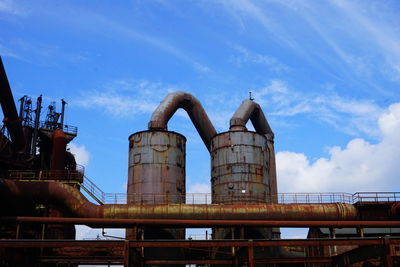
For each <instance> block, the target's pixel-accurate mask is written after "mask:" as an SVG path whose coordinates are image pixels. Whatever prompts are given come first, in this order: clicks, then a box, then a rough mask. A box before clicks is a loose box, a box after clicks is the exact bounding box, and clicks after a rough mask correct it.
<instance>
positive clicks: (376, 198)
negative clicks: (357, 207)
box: [353, 192, 400, 203]
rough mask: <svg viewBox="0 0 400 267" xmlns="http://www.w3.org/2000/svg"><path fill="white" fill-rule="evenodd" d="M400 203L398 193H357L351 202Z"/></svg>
mask: <svg viewBox="0 0 400 267" xmlns="http://www.w3.org/2000/svg"><path fill="white" fill-rule="evenodd" d="M393 201H400V192H357V193H355V194H353V202H354V203H356V202H393Z"/></svg>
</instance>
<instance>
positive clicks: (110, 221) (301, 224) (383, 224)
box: [0, 216, 400, 228]
mask: <svg viewBox="0 0 400 267" xmlns="http://www.w3.org/2000/svg"><path fill="white" fill-rule="evenodd" d="M0 222H2V223H13V224H16V223H28V224H29V223H41V224H42V223H45V224H84V225H88V226H93V227H94V228H99V227H107V228H124V227H132V226H149V225H157V226H163V227H174V228H180V227H193V228H196V227H198V228H205V227H215V226H250V227H295V228H309V227H333V228H341V227H349V228H350V227H360V228H388V227H389V228H394V227H400V221H287V220H284V221H265V220H259V221H254V220H253V221H252V220H181V219H114V218H66V217H23V216H21V217H0Z"/></svg>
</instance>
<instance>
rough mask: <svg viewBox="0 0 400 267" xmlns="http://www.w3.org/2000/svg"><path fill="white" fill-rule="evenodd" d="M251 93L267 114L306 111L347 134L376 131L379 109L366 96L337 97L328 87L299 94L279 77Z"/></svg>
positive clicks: (275, 114)
mask: <svg viewBox="0 0 400 267" xmlns="http://www.w3.org/2000/svg"><path fill="white" fill-rule="evenodd" d="M254 96H255V98H256V99H255V101H257V102H259V103H260V104H261V105H263V106H265V107H266V110H268V112H267V114H268V116H283V117H289V116H296V115H300V114H306V115H308V116H311V117H315V118H318V119H319V120H322V121H324V122H326V123H329V124H331V125H333V126H334V127H336V128H337V129H338V130H340V131H343V132H345V133H347V134H351V135H358V134H360V133H361V134H367V135H369V136H372V137H377V136H378V135H379V134H380V133H379V132H378V131H377V130H376V123H377V119H378V117H379V116H380V115H381V114H382V109H381V108H380V107H379V106H377V105H376V104H374V103H373V101H370V100H367V99H364V100H363V99H352V98H345V97H341V96H339V95H337V94H336V93H334V92H333V91H332V90H330V91H328V92H326V93H320V94H315V93H314V94H310V93H300V92H297V91H295V90H292V89H291V88H289V86H288V85H287V84H286V82H284V81H281V80H272V81H271V82H270V84H269V85H267V86H265V87H264V88H261V89H259V90H255V91H254ZM264 112H266V111H264Z"/></svg>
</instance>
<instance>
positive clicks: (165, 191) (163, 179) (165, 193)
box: [128, 131, 186, 204]
mask: <svg viewBox="0 0 400 267" xmlns="http://www.w3.org/2000/svg"><path fill="white" fill-rule="evenodd" d="M185 143H186V138H185V137H184V136H182V135H180V134H177V133H174V132H167V131H144V132H138V133H135V134H133V135H131V136H130V137H129V174H128V203H137V202H139V203H144V204H146V203H147V202H149V203H157V204H166V203H183V202H184V201H185ZM146 194H147V195H149V196H150V198H151V199H146V198H144V197H143V196H145V195H146Z"/></svg>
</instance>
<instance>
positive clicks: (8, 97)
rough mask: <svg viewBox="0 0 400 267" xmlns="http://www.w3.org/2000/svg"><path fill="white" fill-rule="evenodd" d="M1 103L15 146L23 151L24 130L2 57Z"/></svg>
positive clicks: (0, 73)
mask: <svg viewBox="0 0 400 267" xmlns="http://www.w3.org/2000/svg"><path fill="white" fill-rule="evenodd" d="M0 104H1V108H2V110H3V114H4V124H5V125H6V126H7V130H8V132H9V134H10V137H11V141H12V144H13V147H14V149H15V150H16V151H18V152H23V149H24V147H25V138H24V133H23V131H22V123H21V120H20V118H19V117H18V112H17V108H16V106H15V102H14V97H13V94H12V92H11V88H10V84H9V82H8V79H7V74H6V71H5V69H4V65H3V61H2V59H1V57H0Z"/></svg>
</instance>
